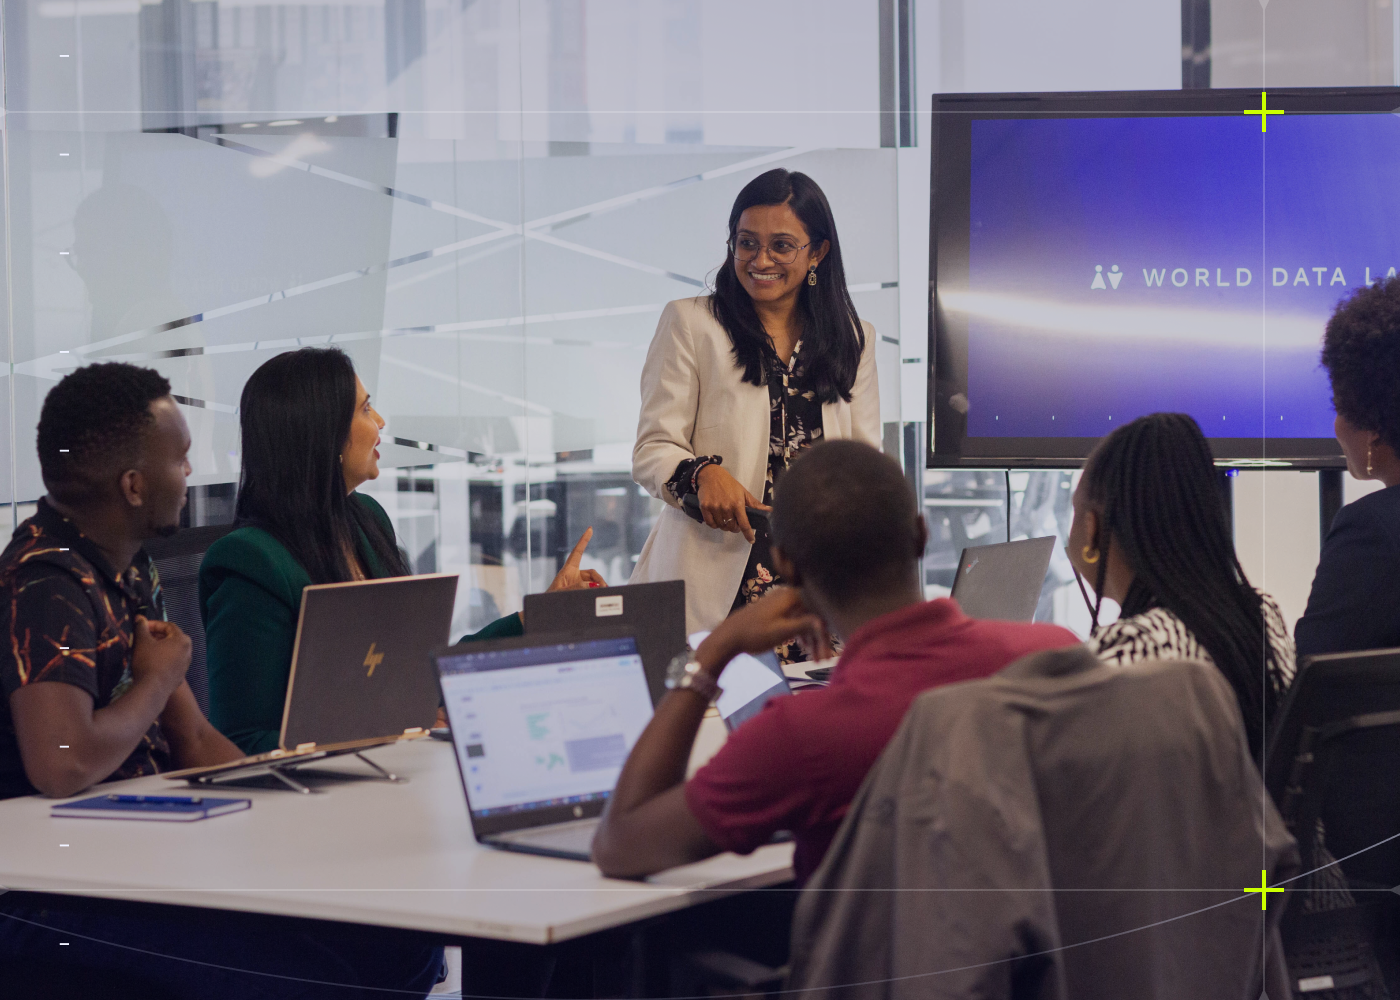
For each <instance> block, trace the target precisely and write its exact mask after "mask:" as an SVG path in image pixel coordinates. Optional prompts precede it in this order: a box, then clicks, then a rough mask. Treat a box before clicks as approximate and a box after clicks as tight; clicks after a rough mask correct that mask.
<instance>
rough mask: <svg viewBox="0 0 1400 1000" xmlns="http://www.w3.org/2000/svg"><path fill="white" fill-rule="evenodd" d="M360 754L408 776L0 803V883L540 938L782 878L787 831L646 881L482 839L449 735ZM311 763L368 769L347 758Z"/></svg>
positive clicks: (714, 741)
mask: <svg viewBox="0 0 1400 1000" xmlns="http://www.w3.org/2000/svg"><path fill="white" fill-rule="evenodd" d="M723 739H724V729H723V725H722V723H720V722H719V720H718V719H716V718H708V719H706V720H705V723H704V726H702V732H701V738H700V739H699V740H697V745H696V753H695V755H693V756H692V761H691V764H692V768H693V767H694V766H695V765H696V764H697V763H698V762H699V761H701V760H703V759H705V758H707V757H708V756H709V755H710V754H711V753H713V751H714V749H715V748H716V747H717V746H718V745H719V743H721V742H723ZM367 756H368V757H369V758H370V759H372V760H374V761H375V762H376V763H378V764H380V765H381V766H383V767H384V768H386V769H387V770H390V771H393V772H395V773H396V774H399V775H401V776H403V777H407V778H408V779H409V782H408V783H407V784H403V783H397V784H396V783H391V782H388V781H383V780H374V779H366V780H362V781H346V782H337V783H334V784H326V785H323V786H321V787H323V788H324V789H325V790H324V791H323V792H322V793H320V794H314V795H299V794H297V793H295V792H290V791H280V790H274V789H267V790H263V789H244V788H225V789H223V790H217V791H212V790H207V789H203V790H200V791H195V792H191V791H190V788H189V786H188V785H186V784H184V783H183V782H175V781H170V780H167V779H164V778H160V777H151V778H136V779H133V780H131V781H125V782H113V783H111V784H108V785H102V786H99V788H98V789H97V790H96V791H100V792H116V791H119V792H121V793H123V794H147V795H150V794H163V795H171V794H174V795H183V794H203V795H206V796H233V797H246V798H250V799H252V800H253V806H252V808H251V809H248V810H245V811H243V812H238V813H232V814H228V815H224V816H217V817H214V818H213V819H207V820H201V821H199V822H195V823H157V822H134V821H123V820H102V819H55V818H53V817H51V816H50V815H49V808H50V807H51V806H52V805H53V802H54V800H52V799H43V798H39V797H37V796H34V797H28V798H19V799H10V800H8V801H6V802H0V886H3V887H5V888H7V889H17V890H29V891H34V892H50V893H62V894H68V895H79V896H94V897H103V898H110V899H123V900H131V901H139V902H146V903H164V904H174V905H180V906H198V907H211V908H215V909H222V910H238V911H243V912H251V913H265V914H276V915H283V916H293V917H309V918H315V919H323V920H339V921H346V922H352V923H361V924H372V925H376V926H383V927H401V928H408V929H412V930H420V931H427V932H433V933H439V934H443V935H447V936H457V937H479V938H492V939H496V940H502V941H517V942H524V943H529V944H540V945H545V944H553V943H556V942H560V941H567V940H570V939H572V938H577V937H580V936H582V935H585V934H590V933H593V932H595V931H600V930H606V929H609V928H615V927H621V926H623V925H626V924H630V923H634V922H636V921H639V920H643V919H646V918H649V917H654V916H659V915H661V914H664V913H669V912H672V911H676V910H680V909H684V908H685V907H688V906H692V905H694V904H696V903H701V902H704V901H706V900H709V899H717V898H720V897H722V896H728V895H733V894H735V893H739V892H744V891H748V890H752V889H763V888H767V887H770V886H774V885H778V884H781V883H783V882H786V881H788V880H789V879H791V878H792V868H791V863H792V847H791V845H790V844H776V845H770V846H766V847H762V848H760V849H759V850H757V851H755V852H754V853H753V854H752V855H749V856H748V857H739V856H737V855H734V854H721V855H718V856H717V857H714V858H710V859H709V860H707V861H702V862H699V863H697V864H693V865H686V866H684V867H682V868H675V869H672V870H670V871H667V872H662V873H661V874H659V875H655V876H652V877H651V878H650V879H648V880H647V881H645V882H631V881H622V880H616V879H608V878H604V877H603V875H602V874H601V873H600V872H599V871H598V869H597V868H596V867H595V866H593V865H591V864H586V863H584V862H579V861H567V860H562V859H554V858H544V857H537V856H533V855H527V854H513V853H508V852H504V851H497V850H493V849H490V848H483V847H480V846H478V845H477V843H476V842H475V840H474V839H473V837H472V832H471V826H470V823H469V821H468V818H467V809H466V802H465V798H464V796H463V794H462V786H461V782H460V780H459V778H458V774H457V766H456V763H455V761H454V760H453V751H452V745H451V744H450V743H446V742H441V741H438V740H429V739H423V740H416V741H413V742H409V743H404V744H399V745H396V746H389V747H382V748H379V749H375V750H371V751H368V752H367ZM311 766H312V767H314V766H317V765H311ZM321 766H322V767H324V769H325V770H333V771H340V772H344V773H365V774H368V773H369V769H368V768H366V767H365V765H364V764H363V763H361V762H360V761H357V760H355V759H354V758H353V757H342V758H339V759H337V760H333V761H329V762H326V763H325V764H324V765H321ZM308 769H309V768H308ZM86 794H88V795H91V794H93V792H88V793H86ZM65 845H66V846H65Z"/></svg>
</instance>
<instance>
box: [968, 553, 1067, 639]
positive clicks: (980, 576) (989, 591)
mask: <svg viewBox="0 0 1400 1000" xmlns="http://www.w3.org/2000/svg"><path fill="white" fill-rule="evenodd" d="M1054 552H1055V537H1054V536H1053V535H1048V536H1046V537H1044V538H1025V539H1022V540H1020V541H1016V542H998V543H996V544H995V545H970V546H968V547H967V548H965V549H963V551H962V557H961V558H959V559H958V574H957V576H955V577H954V578H953V593H952V594H951V595H950V596H951V597H952V598H953V599H954V600H955V601H957V602H958V607H960V608H962V610H963V613H964V614H966V615H968V616H969V617H971V618H990V619H994V620H996V621H1006V622H1029V621H1033V620H1034V619H1035V609H1036V605H1037V604H1039V603H1040V591H1041V588H1042V587H1044V586H1045V573H1046V571H1047V570H1048V569H1049V568H1050V557H1051V555H1053V554H1054Z"/></svg>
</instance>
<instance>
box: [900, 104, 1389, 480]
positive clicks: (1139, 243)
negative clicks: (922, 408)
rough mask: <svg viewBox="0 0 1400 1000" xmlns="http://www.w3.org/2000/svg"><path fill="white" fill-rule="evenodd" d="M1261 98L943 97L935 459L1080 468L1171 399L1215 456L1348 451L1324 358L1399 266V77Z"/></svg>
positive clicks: (1337, 455) (936, 222) (1318, 462)
mask: <svg viewBox="0 0 1400 1000" xmlns="http://www.w3.org/2000/svg"><path fill="white" fill-rule="evenodd" d="M1262 106H1263V99H1262V95H1261V94H1260V92H1259V91H1257V90H1251V91H1245V90H1208V91H1149V92H1142V93H1085V94H957V95H936V96H935V97H934V102H933V123H932V131H933V135H932V145H933V177H932V183H933V188H932V199H931V206H932V220H931V254H930V286H931V289H932V294H931V296H930V324H929V341H930V342H929V359H930V362H931V363H930V366H929V409H930V414H929V420H930V427H931V432H930V434H929V435H928V440H929V454H928V460H929V464H930V465H931V466H945V467H946V466H958V465H964V466H979V465H980V466H989V465H995V466H1009V465H1024V466H1034V465H1067V464H1068V465H1072V464H1075V463H1077V462H1078V461H1080V460H1082V459H1083V458H1084V457H1085V456H1086V455H1087V454H1088V453H1089V451H1090V449H1091V448H1092V447H1093V445H1094V443H1095V441H1097V440H1098V439H1099V438H1100V437H1101V436H1102V435H1104V434H1106V433H1108V432H1109V431H1111V430H1112V429H1113V428H1114V427H1117V426H1121V425H1122V424H1123V423H1125V422H1127V421H1129V420H1131V419H1133V418H1134V417H1138V416H1141V415H1143V414H1145V413H1152V412H1156V411H1161V410H1173V411H1181V412H1186V413H1190V414H1191V415H1192V416H1194V417H1195V418H1196V420H1197V421H1198V422H1199V423H1200V425H1201V427H1202V428H1203V429H1204V430H1205V433H1206V436H1207V437H1208V438H1209V439H1210V441H1211V446H1212V448H1213V450H1214V452H1215V456H1216V459H1217V461H1219V462H1222V463H1228V462H1241V463H1257V462H1263V463H1275V462H1277V463H1280V464H1289V465H1294V466H1303V467H1308V466H1312V467H1325V466H1340V465H1342V464H1343V462H1342V460H1341V451H1340V448H1339V447H1338V445H1337V442H1336V440H1335V439H1334V438H1333V436H1332V420H1333V411H1332V405H1331V394H1330V391H1329V388H1328V384H1327V376H1326V372H1325V371H1324V370H1323V369H1322V368H1321V367H1320V366H1319V353H1320V348H1321V341H1322V335H1323V330H1324V327H1325V326H1326V322H1327V318H1328V316H1329V315H1330V314H1331V312H1332V310H1333V308H1334V307H1335V306H1336V304H1337V302H1338V301H1339V300H1341V299H1342V298H1344V297H1345V296H1347V295H1349V294H1351V293H1352V292H1353V291H1354V290H1355V289H1357V288H1358V287H1360V286H1362V285H1364V284H1367V283H1371V282H1374V281H1376V280H1378V279H1380V278H1384V277H1386V276H1390V275H1394V274H1396V268H1397V267H1400V89H1395V88H1358V89H1345V90H1320V89H1309V90H1277V91H1269V93H1268V98H1267V107H1268V110H1269V111H1270V112H1271V114H1269V116H1268V117H1267V119H1266V121H1267V130H1265V129H1264V128H1263V126H1262V125H1261V117H1262V116H1261V115H1260V114H1257V113H1251V114H1246V113H1245V112H1246V111H1251V112H1257V111H1259V110H1261V109H1262ZM1280 111H1281V112H1283V113H1282V114H1276V113H1272V112H1280Z"/></svg>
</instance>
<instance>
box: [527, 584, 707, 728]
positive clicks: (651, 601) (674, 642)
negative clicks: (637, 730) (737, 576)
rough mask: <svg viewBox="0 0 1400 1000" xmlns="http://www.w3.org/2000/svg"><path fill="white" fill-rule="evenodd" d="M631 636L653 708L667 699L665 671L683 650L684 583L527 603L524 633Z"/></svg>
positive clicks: (563, 594) (535, 598)
mask: <svg viewBox="0 0 1400 1000" xmlns="http://www.w3.org/2000/svg"><path fill="white" fill-rule="evenodd" d="M619 631H621V632H624V633H626V634H628V635H631V636H634V637H635V638H636V640H637V652H638V653H639V654H640V655H641V657H642V666H643V667H644V668H645V670H646V677H647V689H648V690H649V691H650V692H651V703H652V704H653V705H656V704H660V702H661V699H662V697H663V696H664V695H665V694H666V668H667V666H669V665H670V663H671V660H672V659H673V658H674V657H675V655H676V654H677V653H679V652H682V651H683V650H684V649H685V582H684V581H683V580H666V581H663V582H661V583H638V584H633V585H631V586H626V587H596V588H592V589H589V590H562V591H556V592H555V593H552V594H531V595H529V596H528V597H526V598H525V634H526V635H535V634H537V633H546V632H548V633H554V632H559V633H567V634H568V635H571V636H574V637H575V638H579V639H587V638H589V637H590V636H595V635H604V636H607V635H616V634H617V633H618V632H619Z"/></svg>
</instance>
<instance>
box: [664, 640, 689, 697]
mask: <svg viewBox="0 0 1400 1000" xmlns="http://www.w3.org/2000/svg"><path fill="white" fill-rule="evenodd" d="M690 656H691V653H690V650H688V649H687V650H685V651H683V652H680V653H677V654H676V655H675V656H673V657H672V658H671V662H670V663H669V664H668V665H667V667H666V686H667V687H668V688H673V687H676V686H677V685H678V684H680V682H681V680H682V679H684V677H685V675H686V673H687V672H688V670H687V668H688V667H689V666H690Z"/></svg>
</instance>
